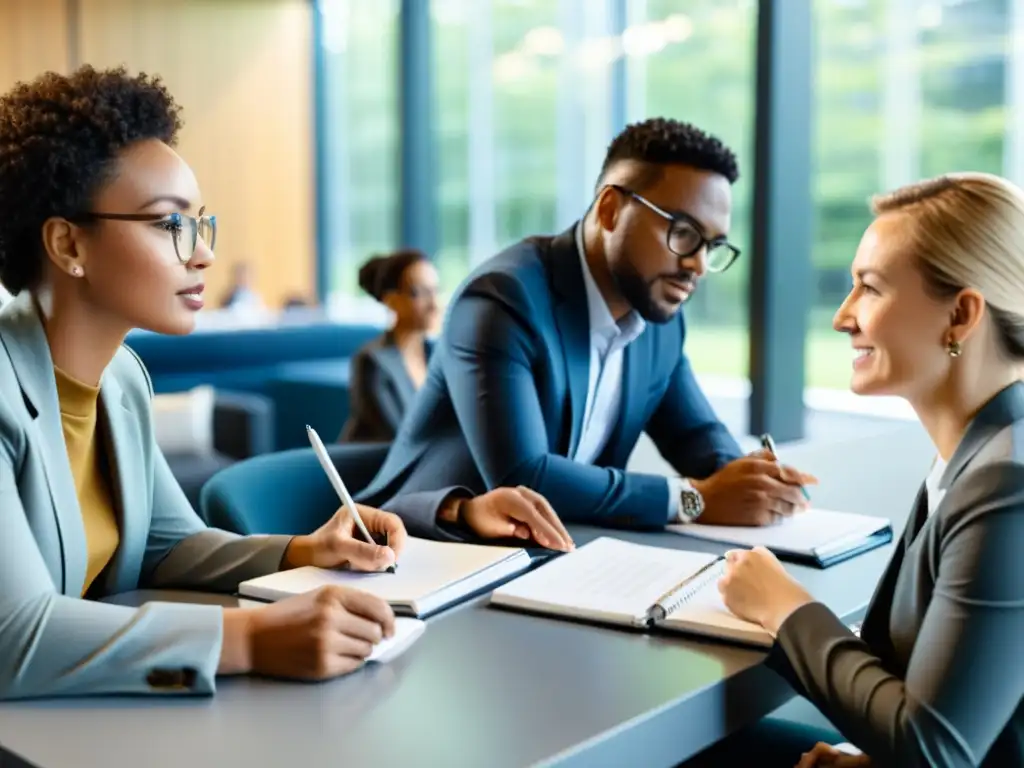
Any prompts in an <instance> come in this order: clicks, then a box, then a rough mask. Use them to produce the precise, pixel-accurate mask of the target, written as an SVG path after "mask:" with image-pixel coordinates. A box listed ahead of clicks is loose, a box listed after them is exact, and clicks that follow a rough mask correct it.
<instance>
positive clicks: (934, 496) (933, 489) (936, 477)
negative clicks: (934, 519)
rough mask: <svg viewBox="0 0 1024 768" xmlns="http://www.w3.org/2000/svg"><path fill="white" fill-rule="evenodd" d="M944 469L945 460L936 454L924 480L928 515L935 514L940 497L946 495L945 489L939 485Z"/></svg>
mask: <svg viewBox="0 0 1024 768" xmlns="http://www.w3.org/2000/svg"><path fill="white" fill-rule="evenodd" d="M945 471H946V462H944V461H943V460H942V457H941V456H936V457H935V462H934V463H933V464H932V470H931V472H929V473H928V477H927V478H925V481H924V487H925V493H926V494H927V496H928V516H929V517H930V516H931V515H933V514H935V510H936V509H938V507H939V503H940V502H941V501H942V497H943V496H945V495H946V489H945V488H942V487H941V483H942V475H943V474H944V473H945Z"/></svg>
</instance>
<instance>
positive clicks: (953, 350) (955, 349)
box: [946, 339, 964, 357]
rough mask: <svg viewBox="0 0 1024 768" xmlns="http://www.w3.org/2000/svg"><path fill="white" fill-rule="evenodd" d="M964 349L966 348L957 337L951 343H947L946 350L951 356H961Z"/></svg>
mask: <svg viewBox="0 0 1024 768" xmlns="http://www.w3.org/2000/svg"><path fill="white" fill-rule="evenodd" d="M963 351H964V348H963V347H962V346H960V342H959V341H956V340H955V339H953V340H951V341H950V342H949V344H947V345H946V352H947V353H948V354H949V356H950V357H960V355H961V354H962V353H963Z"/></svg>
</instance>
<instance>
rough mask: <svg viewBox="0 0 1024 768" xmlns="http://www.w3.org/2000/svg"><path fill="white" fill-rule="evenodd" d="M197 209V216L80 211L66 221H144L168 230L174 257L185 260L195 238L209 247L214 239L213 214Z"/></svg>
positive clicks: (192, 251)
mask: <svg viewBox="0 0 1024 768" xmlns="http://www.w3.org/2000/svg"><path fill="white" fill-rule="evenodd" d="M205 210H206V208H205V207H204V208H200V209H199V215H198V216H186V215H185V214H183V213H159V214H154V213H92V212H88V213H83V214H79V215H78V216H75V217H74V218H73V219H69V221H82V222H84V221H98V220H103V221H107V220H109V221H147V222H152V223H153V225H154V226H156V227H158V228H159V229H163V230H165V231H167V232H170V233H171V238H172V239H173V240H174V252H175V253H176V254H177V256H178V261H180V262H181V263H182V264H188V263H189V262H190V261H191V260H192V257H193V256H194V255H195V252H196V246H197V245H198V244H199V238H200V237H201V238H203V242H204V243H206V245H207V247H208V248H209V249H210V250H211V251H212V250H213V248H214V246H215V245H216V243H217V217H216V216H204V215H203V211H205Z"/></svg>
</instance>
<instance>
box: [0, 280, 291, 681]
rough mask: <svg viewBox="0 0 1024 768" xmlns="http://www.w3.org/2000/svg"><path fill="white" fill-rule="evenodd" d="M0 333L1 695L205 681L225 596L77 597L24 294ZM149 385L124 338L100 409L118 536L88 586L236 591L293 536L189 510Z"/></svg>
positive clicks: (48, 399) (47, 367)
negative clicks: (210, 522)
mask: <svg viewBox="0 0 1024 768" xmlns="http://www.w3.org/2000/svg"><path fill="white" fill-rule="evenodd" d="M0 345H2V346H0V698H4V699H12V698H24V697H33V696H51V695H57V696H68V695H76V694H97V693H131V694H153V693H212V692H213V690H214V677H215V674H216V671H217V665H218V662H219V658H220V646H221V635H222V611H221V608H220V607H218V606H206V605H175V604H160V603H153V604H149V605H146V606H144V607H142V608H140V609H134V608H128V607H124V606H117V605H108V604H104V603H97V602H92V601H88V600H82V599H80V597H79V596H80V595H81V592H82V587H83V583H84V579H85V570H86V542H85V533H84V528H83V525H82V517H81V510H80V509H79V506H78V498H77V495H76V491H75V484H74V480H73V478H72V475H71V469H70V466H69V463H68V458H67V449H66V446H65V443H64V436H63V431H62V428H61V418H60V409H59V405H58V401H57V390H56V384H55V381H54V376H53V363H52V360H51V357H50V350H49V345H48V344H47V341H46V335H45V332H44V330H43V327H42V324H41V322H40V320H39V317H38V315H37V314H36V311H35V308H34V306H33V303H32V299H31V297H30V296H29V294H28V293H26V292H23V293H22V294H20V295H19V296H17V297H16V298H15V299H14V300H13V301H11V302H10V303H8V304H6V305H5V306H4V307H3V309H2V310H0ZM151 394H152V389H151V384H150V382H149V377H148V375H147V374H146V372H145V369H144V368H143V366H142V364H141V362H139V360H138V359H137V358H136V357H135V355H134V353H133V352H131V351H130V350H129V349H128V348H127V347H122V348H121V349H120V350H119V351H118V353H117V355H116V356H115V357H114V360H113V362H111V364H110V366H109V367H108V368H107V370H106V372H105V373H104V375H103V379H102V382H101V387H100V406H101V408H100V410H101V413H100V417H99V425H100V427H101V429H103V434H104V437H105V438H106V439H105V444H106V445H107V448H108V451H109V454H110V456H109V458H110V462H109V464H110V466H111V469H112V473H113V477H112V485H113V496H114V502H115V506H116V512H117V515H118V522H119V527H120V531H121V543H120V546H119V547H118V549H117V552H116V554H115V556H114V560H113V562H112V563H111V565H110V566H109V567H108V568H107V570H106V571H105V572H104V573H103V574H101V575H100V579H99V580H98V581H97V583H96V584H94V590H95V591H96V592H97V593H100V594H109V593H115V592H122V591H126V590H132V589H136V588H138V587H140V586H144V587H180V588H201V589H206V590H215V591H233V590H234V589H235V588H236V586H237V585H238V583H239V582H240V581H243V580H245V579H248V578H251V577H255V576H260V575H263V574H266V573H271V572H273V571H275V570H277V568H278V566H279V565H280V563H281V559H282V557H283V556H284V551H285V548H286V546H287V544H288V541H289V538H288V537H285V536H268V537H260V538H243V537H240V536H236V535H234V534H230V533H225V532H223V531H217V530H211V529H208V528H207V527H206V526H205V525H204V524H203V522H202V521H201V520H200V519H199V517H198V516H197V515H196V513H195V512H194V511H193V510H192V507H191V506H190V505H189V503H188V501H187V500H186V498H185V495H184V494H183V493H182V491H181V488H180V487H179V486H178V483H177V481H175V479H174V477H173V476H172V475H171V472H170V470H169V469H168V467H167V462H166V461H165V460H164V457H163V454H162V453H161V452H160V450H159V448H157V445H156V442H155V440H154V437H153V431H152V424H151V417H150V397H151Z"/></svg>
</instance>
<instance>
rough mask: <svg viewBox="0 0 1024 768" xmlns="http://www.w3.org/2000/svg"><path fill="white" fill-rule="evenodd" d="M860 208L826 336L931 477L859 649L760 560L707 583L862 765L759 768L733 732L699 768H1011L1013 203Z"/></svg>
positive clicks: (1023, 269) (1016, 452) (973, 181)
mask: <svg viewBox="0 0 1024 768" xmlns="http://www.w3.org/2000/svg"><path fill="white" fill-rule="evenodd" d="M874 210H875V213H876V219H875V221H874V223H872V225H871V226H870V227H869V228H868V230H867V232H866V234H865V235H864V238H863V240H862V241H861V244H860V248H859V249H858V251H857V255H856V258H855V260H854V263H853V277H854V286H853V290H852V292H851V293H850V295H849V296H848V297H847V299H846V301H845V302H844V303H843V305H842V307H840V309H839V311H838V312H837V313H836V317H835V328H836V330H838V331H841V332H843V333H847V334H849V336H850V339H851V342H852V346H853V351H854V357H853V374H852V389H853V391H854V392H856V393H858V394H861V395H898V396H901V397H904V398H906V399H907V400H908V401H909V402H910V403H911V405H913V407H914V409H915V411H916V412H917V414H918V416H919V417H920V419H921V422H922V423H923V425H924V427H925V428H926V430H927V431H928V433H929V434H930V436H931V438H932V441H933V442H934V444H935V448H936V452H937V454H938V455H937V457H936V459H935V463H934V465H933V468H932V470H931V473H930V475H929V477H928V478H927V480H926V482H925V483H924V485H923V486H922V488H921V491H920V494H919V496H918V499H917V503H916V506H915V508H914V510H913V512H912V514H911V516H910V518H909V521H908V523H907V527H906V529H905V530H904V532H903V536H902V539H901V540H900V541H899V542H898V543H897V544H896V545H895V552H894V554H893V558H892V560H891V562H890V563H889V566H888V568H887V569H886V571H885V574H884V575H883V577H882V580H881V582H880V583H879V585H878V587H877V589H876V591H875V594H874V597H873V598H872V600H871V603H870V605H869V607H868V610H867V614H866V616H865V619H864V622H863V625H862V631H861V633H860V635H859V636H858V635H856V634H855V633H854V632H852V631H851V630H850V629H849V628H848V627H847V626H846V625H845V624H843V622H842V621H840V620H839V619H838V618H837V617H836V616H835V615H834V614H832V613H831V611H829V609H828V608H826V607H825V606H824V605H822V604H821V603H818V602H815V601H814V598H812V597H811V596H810V595H809V594H808V593H807V592H806V591H805V590H804V589H803V588H802V587H801V586H800V585H799V584H798V583H797V582H796V581H794V580H793V579H792V578H791V577H790V576H789V575H788V574H787V573H786V571H785V570H783V568H782V566H781V565H780V564H779V562H778V561H777V560H776V559H775V558H774V556H772V555H771V554H770V553H769V552H767V551H766V550H764V549H756V550H753V551H749V552H739V551H735V552H730V553H729V554H728V556H727V565H726V573H725V576H724V577H723V578H722V580H721V582H720V585H719V587H720V589H721V592H722V595H723V597H724V600H725V603H726V605H728V606H729V608H730V609H732V611H733V612H735V613H736V614H738V615H739V616H741V617H744V618H747V619H749V620H752V621H756V622H758V623H760V624H761V625H763V626H764V627H765V628H767V629H768V630H770V631H771V632H773V633H774V634H775V635H776V638H777V640H776V644H775V646H774V648H773V649H772V652H771V654H770V656H769V664H770V665H771V666H772V667H773V668H775V669H776V670H777V671H779V672H780V673H781V674H783V675H784V676H785V677H786V679H787V680H789V681H790V682H791V683H792V684H793V686H794V687H795V688H796V689H797V690H798V691H799V692H801V693H802V694H803V695H805V696H806V697H807V698H809V699H810V700H811V701H813V702H814V703H815V704H816V705H817V706H818V707H819V708H820V709H821V711H822V712H823V713H824V714H825V715H826V716H828V717H829V719H830V720H831V721H832V722H833V723H834V724H835V725H836V726H837V727H838V728H839V729H840V730H841V731H842V734H843V735H844V737H845V738H846V740H847V741H849V742H852V744H853V746H854V747H855V748H856V749H851V750H849V751H851V752H856V751H857V749H859V750H860V752H861V754H845V753H842V752H839V751H837V750H836V749H835V748H834V745H832V744H827V743H822V744H819V745H814V744H807V745H805V746H804V750H806V754H805V755H804V756H803V757H801V755H800V752H799V751H797V752H796V753H795V754H793V753H790V754H788V755H786V754H777V755H776V757H777V760H776V762H774V763H773V762H772V761H771V760H769V759H768V758H767V757H766V752H765V751H764V749H763V747H764V741H763V740H762V741H761V742H758V740H757V739H756V738H754V737H752V736H751V734H745V735H744V737H743V738H737V739H734V740H732V743H727V744H725V745H723V746H722V747H721V748H720V749H718V750H717V751H716V750H713V753H712V754H710V755H709V756H707V757H708V762H707V764H713V763H714V762H715V761H716V760H721V759H732V758H738V759H740V760H741V761H742V757H740V756H739V755H738V754H737V753H736V751H735V750H738V749H739V745H740V742H741V741H745V742H746V743H745V746H746V747H747V748H748V749H749V748H753V749H754V750H756V752H755V754H757V755H758V758H757V759H755V760H752V761H751V762H750V764H751V765H770V764H778V765H787V766H791V765H793V764H795V763H796V762H797V761H799V764H800V766H812V765H819V766H821V765H829V766H868V765H870V766H898V767H899V768H914V767H915V766H949V767H951V768H952V766H979V765H980V766H991V767H992V768H996V766H998V767H999V768H1011V767H1012V766H1020V765H1024V706H1022V698H1024V663H1022V662H1021V639H1022V638H1024V568H1022V567H1021V553H1022V551H1024V550H1022V548H1024V383H1022V382H1021V374H1022V365H1024V249H1022V248H1021V233H1022V232H1024V192H1022V191H1021V190H1020V189H1019V188H1018V187H1016V186H1015V185H1013V184H1011V183H1010V182H1008V181H1006V180H1004V179H1001V178H998V177H995V176H989V175H985V174H978V173H964V174H951V175H948V176H942V177H939V178H936V179H931V180H928V181H924V182H921V183H918V184H913V185H910V186H908V187H905V188H902V189H899V190H897V191H896V192H893V193H891V194H888V195H885V196H882V197H879V198H877V199H876V200H875V202H874ZM773 728H774V730H775V736H778V735H779V731H780V730H781V726H779V725H777V724H775V725H771V724H767V723H765V724H761V725H759V726H758V727H757V729H756V731H757V732H758V733H760V734H762V735H764V734H770V733H771V732H772V730H773ZM744 754H748V753H744ZM744 764H745V763H744Z"/></svg>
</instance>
